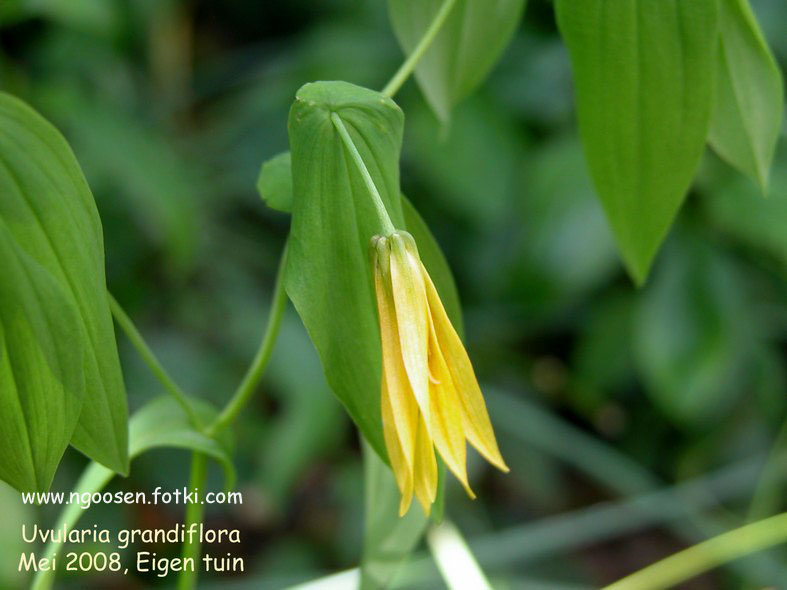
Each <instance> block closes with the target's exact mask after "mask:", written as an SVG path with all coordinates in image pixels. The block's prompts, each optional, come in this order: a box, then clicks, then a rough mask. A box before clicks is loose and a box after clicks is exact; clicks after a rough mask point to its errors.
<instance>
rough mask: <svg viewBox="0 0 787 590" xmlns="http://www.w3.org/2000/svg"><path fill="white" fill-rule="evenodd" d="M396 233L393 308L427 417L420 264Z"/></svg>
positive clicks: (425, 319)
mask: <svg viewBox="0 0 787 590" xmlns="http://www.w3.org/2000/svg"><path fill="white" fill-rule="evenodd" d="M404 240H405V238H404V237H403V236H402V235H401V234H399V233H396V234H394V235H392V236H391V237H390V241H391V287H392V291H393V300H394V304H395V309H396V325H397V328H398V331H399V343H400V346H401V358H402V360H403V361H404V367H405V370H406V371H407V376H408V377H409V379H410V386H411V387H412V391H413V394H414V395H415V399H416V400H417V402H418V407H419V408H420V410H421V413H422V414H423V415H424V419H425V422H426V426H427V428H428V427H429V424H430V419H429V413H430V412H429V410H430V408H429V364H428V338H429V328H428V317H427V314H428V310H427V302H426V290H425V287H424V279H423V277H422V275H421V263H420V261H419V260H418V258H416V257H415V256H414V255H413V253H412V252H410V251H409V250H408V248H407V247H406V245H405V241H404Z"/></svg>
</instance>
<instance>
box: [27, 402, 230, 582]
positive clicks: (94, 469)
mask: <svg viewBox="0 0 787 590" xmlns="http://www.w3.org/2000/svg"><path fill="white" fill-rule="evenodd" d="M191 403H192V404H193V407H194V410H195V411H196V412H197V414H198V415H199V416H200V418H202V419H203V421H204V422H205V423H208V422H210V421H211V420H212V419H213V418H215V417H216V413H217V412H216V410H215V408H213V407H212V406H211V405H210V404H208V403H207V402H204V401H201V400H191ZM231 446H232V445H231V440H230V435H229V434H225V435H223V436H221V437H220V438H219V439H214V438H210V437H208V436H206V435H204V434H203V433H201V432H199V431H198V430H195V428H194V426H192V424H191V422H190V420H189V417H188V416H186V414H185V413H184V412H183V410H182V408H181V407H180V406H179V405H178V403H177V402H176V401H175V400H174V399H173V398H171V397H169V396H166V397H158V398H155V399H153V400H151V401H150V402H148V403H147V404H146V405H144V406H143V407H142V408H140V409H139V410H138V411H137V412H136V413H135V414H134V416H132V418H131V422H130V424H129V456H130V458H131V459H134V458H136V457H138V456H139V455H141V454H142V453H145V452H147V451H150V450H152V449H157V448H166V447H170V448H176V449H187V450H191V451H198V452H201V453H204V454H206V455H208V456H209V457H211V458H213V459H215V460H216V461H218V463H219V464H220V465H221V466H222V467H223V468H224V476H225V481H226V488H227V489H231V488H232V487H233V486H234V485H235V467H234V466H233V464H232V457H231ZM114 475H115V474H114V473H113V472H112V471H111V470H109V469H107V468H106V467H104V466H103V465H99V464H97V463H91V464H90V465H88V466H87V468H86V469H85V471H84V472H83V473H82V476H81V477H80V478H79V481H77V483H76V485H75V486H74V488H73V490H72V493H76V494H79V496H80V497H81V496H82V495H83V494H93V493H95V492H100V491H101V490H103V489H104V488H105V487H106V485H107V484H108V483H109V482H110V481H111V480H112V478H113V477H114ZM84 513H85V508H84V507H83V506H82V505H80V504H78V503H73V504H69V505H67V506H66V507H65V508H64V509H63V511H62V512H61V513H60V516H59V517H58V521H57V524H56V528H58V529H60V528H62V527H63V526H67V527H68V528H69V529H72V528H74V525H76V523H77V522H78V521H79V519H80V517H81V516H82V515H83V514H84ZM62 548H63V544H62V539H61V540H60V541H58V542H52V543H49V544H48V545H47V546H46V548H45V549H44V551H43V553H42V555H43V556H45V557H50V558H53V557H56V556H57V555H58V554H59V553H60V551H61V549H62ZM55 573H56V572H55V570H54V569H51V570H40V571H39V572H38V574H36V577H35V580H34V583H33V586H32V587H33V588H35V590H44V589H47V588H51V587H52V583H53V582H54V579H55Z"/></svg>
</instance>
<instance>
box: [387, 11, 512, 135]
mask: <svg viewBox="0 0 787 590" xmlns="http://www.w3.org/2000/svg"><path fill="white" fill-rule="evenodd" d="M443 3H444V0H388V13H389V15H390V18H391V23H392V24H393V28H394V31H395V32H396V36H397V38H398V39H399V43H400V45H401V46H402V48H403V49H404V50H405V52H406V53H408V54H409V53H411V52H412V51H413V49H414V48H415V47H416V45H418V42H419V41H420V40H421V38H422V37H423V36H424V33H425V32H426V31H427V29H428V28H429V25H430V24H431V23H432V21H433V20H434V18H435V16H436V15H437V13H438V11H439V10H440V7H441V6H442V5H443ZM524 8H525V0H457V1H456V3H455V4H454V6H453V8H452V9H451V13H450V14H449V16H448V18H447V19H446V21H445V23H444V24H443V26H442V28H441V29H440V32H439V33H438V34H437V36H436V37H435V39H434V40H433V41H432V43H431V45H430V46H429V49H427V51H426V53H424V55H423V57H421V59H420V61H419V62H418V66H417V67H416V69H415V77H416V79H417V80H418V84H419V86H420V87H421V90H422V91H423V93H424V96H426V99H427V101H428V102H429V104H430V106H431V107H432V109H433V110H434V111H435V113H436V114H437V116H438V118H440V120H442V121H448V120H449V119H450V117H451V109H452V108H453V107H454V105H456V104H457V103H458V102H459V101H460V100H462V99H463V98H465V97H466V96H467V95H468V94H470V93H471V92H472V91H473V89H475V87H476V86H477V85H478V84H480V83H481V82H482V81H483V79H484V78H485V77H486V76H487V74H489V71H490V70H491V69H492V67H493V66H494V65H495V62H496V61H497V59H498V58H499V57H500V54H501V53H502V52H503V49H505V47H506V45H507V44H508V42H509V41H510V40H511V37H512V35H513V34H514V31H516V28H517V25H518V24H519V20H520V18H521V16H522V12H523V11H524Z"/></svg>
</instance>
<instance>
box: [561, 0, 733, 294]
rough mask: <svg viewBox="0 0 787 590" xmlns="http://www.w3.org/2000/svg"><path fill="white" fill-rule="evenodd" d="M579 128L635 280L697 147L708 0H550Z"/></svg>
mask: <svg viewBox="0 0 787 590" xmlns="http://www.w3.org/2000/svg"><path fill="white" fill-rule="evenodd" d="M555 6H556V10H557V17H558V24H559V26H560V31H561V33H562V35H563V38H564V39H565V42H566V44H567V45H568V49H569V52H570V55H571V62H572V67H573V71H574V80H575V84H576V94H577V97H576V98H577V111H578V116H579V127H580V132H581V134H582V139H583V142H584V146H585V153H586V156H587V160H588V163H589V167H590V172H591V174H592V177H593V180H594V182H595V185H596V190H597V191H598V194H599V196H600V198H601V201H602V203H603V204H604V208H605V210H606V213H607V217H608V218H609V221H610V224H611V226H612V229H613V231H614V233H615V237H616V239H617V242H618V247H619V248H620V250H621V253H622V257H623V260H624V262H625V264H626V266H627V268H628V270H629V273H630V274H631V276H632V277H633V279H634V280H635V281H636V282H637V283H638V284H641V283H642V282H644V280H645V278H646V277H647V275H648V271H649V269H650V265H651V263H652V261H653V257H654V256H655V254H656V252H657V250H658V248H659V246H660V245H661V243H662V241H663V240H664V237H665V235H666V233H667V230H668V229H669V227H670V225H671V224H672V221H673V219H674V217H675V214H676V213H677V211H678V209H679V208H680V205H681V203H682V202H683V198H684V197H685V195H686V192H687V190H688V188H689V186H690V184H691V181H692V178H693V176H694V173H695V170H696V168H697V165H698V163H699V159H700V156H701V155H702V151H703V147H704V145H705V139H706V137H707V134H708V127H709V123H710V116H711V108H712V103H713V77H714V76H713V73H714V70H715V66H716V59H717V49H718V46H717V45H718V22H717V21H718V14H717V13H718V7H717V0H692V1H691V2H684V1H682V0H557V1H556V3H555Z"/></svg>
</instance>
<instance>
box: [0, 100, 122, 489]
mask: <svg viewBox="0 0 787 590" xmlns="http://www.w3.org/2000/svg"><path fill="white" fill-rule="evenodd" d="M0 194H2V195H3V198H2V199H0V220H1V221H2V223H3V225H4V227H5V233H6V239H5V240H4V242H5V243H4V244H3V245H2V248H3V249H4V258H5V259H6V260H7V259H8V258H9V257H10V256H12V254H11V250H12V246H11V245H10V244H11V242H13V243H14V244H15V246H14V249H16V250H17V252H24V254H25V255H26V257H28V258H29V259H30V264H28V266H31V264H32V262H35V264H36V265H38V266H39V267H40V268H41V269H42V272H43V271H45V272H46V273H48V274H49V275H50V276H51V277H52V280H53V281H54V282H56V283H57V285H58V286H59V288H60V289H61V290H62V292H63V296H62V297H60V303H59V304H56V303H55V298H54V297H53V296H51V295H50V297H49V298H48V299H47V300H46V301H43V300H42V301H41V302H40V304H41V305H42V306H44V307H47V306H49V307H50V309H48V310H46V311H43V310H42V312H41V313H44V314H47V315H49V314H52V313H55V312H54V311H53V309H54V307H53V306H56V305H57V308H58V309H62V308H63V306H64V305H65V304H64V303H63V302H66V301H71V302H73V305H74V307H75V308H76V311H77V314H76V317H77V323H78V325H79V326H78V329H74V330H72V331H71V333H70V334H69V335H68V336H67V337H66V336H62V335H61V337H62V338H63V340H62V341H60V342H58V344H57V346H58V347H60V346H66V345H67V346H71V347H74V348H77V349H79V348H81V349H82V359H81V361H80V362H79V363H77V364H76V365H75V366H78V367H80V369H81V372H82V374H83V380H84V388H83V390H84V398H85V403H84V405H83V406H82V413H81V414H80V416H79V420H78V422H77V426H76V429H75V431H74V434H73V438H72V440H71V444H73V445H74V446H75V447H76V448H77V449H79V450H80V451H82V452H83V453H85V454H86V455H88V456H89V457H91V458H93V459H95V460H96V461H98V462H100V463H103V464H104V465H106V466H107V467H110V468H111V469H114V470H115V471H119V472H125V471H126V470H127V468H128V453H127V450H128V449H127V438H128V430H127V429H128V423H127V409H126V394H125V388H124V385H123V377H122V374H121V370H120V362H119V360H118V355H117V346H116V343H115V333H114V329H113V326H112V318H111V317H110V312H109V305H108V302H107V298H106V282H105V278H104V240H103V235H102V229H101V221H100V219H99V217H98V212H97V210H96V206H95V202H94V201H93V196H92V195H91V194H90V189H89V188H88V186H87V183H86V182H85V179H84V176H83V175H82V171H81V170H80V168H79V164H77V161H76V159H75V158H74V155H73V153H72V152H71V150H70V148H69V147H68V144H67V143H66V141H65V140H64V139H63V137H62V136H61V135H60V134H59V133H58V132H57V130H56V129H55V128H54V127H52V126H51V125H50V124H49V123H48V122H47V121H45V120H44V119H43V118H42V117H41V116H40V115H38V114H37V113H36V112H35V111H33V110H32V109H31V108H30V107H28V106H27V105H25V104H24V103H22V102H21V101H19V100H18V99H16V98H13V97H12V96H9V95H7V94H2V93H0ZM17 258H19V255H18V254H17ZM41 280H42V281H43V279H41ZM50 292H51V293H54V290H53V289H50ZM5 329H6V330H8V328H5ZM7 338H9V335H8V334H6V339H7ZM64 385H65V386H66V387H69V385H70V384H69V383H66V382H64ZM69 388H70V387H69ZM80 391H81V390H80ZM72 395H75V393H74V392H72ZM54 426H55V425H54V424H53V427H54ZM5 459H6V457H5V456H3V461H4V462H5ZM39 483H40V482H39Z"/></svg>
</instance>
